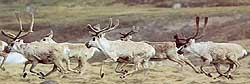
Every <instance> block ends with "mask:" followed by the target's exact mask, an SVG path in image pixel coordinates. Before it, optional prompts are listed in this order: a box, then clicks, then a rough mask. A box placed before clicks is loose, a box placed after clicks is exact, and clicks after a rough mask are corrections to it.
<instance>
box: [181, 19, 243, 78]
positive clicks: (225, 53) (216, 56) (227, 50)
mask: <svg viewBox="0 0 250 84" xmlns="http://www.w3.org/2000/svg"><path fill="white" fill-rule="evenodd" d="M206 22H207V17H206V18H205V23H206ZM196 25H197V31H196V34H195V35H194V36H192V37H189V38H188V39H186V42H187V43H185V44H184V45H182V47H183V48H184V50H186V51H189V52H191V53H193V54H196V55H197V57H199V58H201V59H202V60H203V64H202V65H201V66H200V70H201V71H202V73H204V74H205V75H207V76H208V77H212V75H211V73H208V72H207V71H205V70H204V66H207V65H210V64H213V65H214V66H215V68H216V71H217V73H218V74H219V76H218V77H222V76H224V77H227V78H228V79H232V78H233V77H232V76H231V73H232V72H234V71H235V70H236V69H237V68H239V66H240V63H239V61H238V60H239V59H241V58H244V57H245V56H246V55H247V51H246V50H245V49H244V48H243V47H242V46H240V45H238V44H234V43H215V42H212V41H208V42H199V43H196V42H195V39H196V40H197V39H199V38H201V37H203V36H204V34H201V35H198V32H199V17H196ZM205 25H206V24H205ZM202 33H204V29H203V32H202ZM220 64H229V68H228V70H227V71H226V72H225V73H222V72H221V71H220ZM234 66H235V68H234ZM233 69H234V70H233ZM218 77H216V78H218Z"/></svg>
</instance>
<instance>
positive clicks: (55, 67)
mask: <svg viewBox="0 0 250 84" xmlns="http://www.w3.org/2000/svg"><path fill="white" fill-rule="evenodd" d="M56 70H57V66H56V65H55V64H54V66H53V69H52V70H51V71H49V72H48V73H47V74H46V75H44V76H41V77H39V78H40V79H44V78H45V77H47V76H49V75H50V74H51V73H53V72H55V71H56Z"/></svg>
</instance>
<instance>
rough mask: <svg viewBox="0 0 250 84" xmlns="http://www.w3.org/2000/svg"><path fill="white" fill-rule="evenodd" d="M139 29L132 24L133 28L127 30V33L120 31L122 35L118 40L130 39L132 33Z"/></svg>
mask: <svg viewBox="0 0 250 84" xmlns="http://www.w3.org/2000/svg"><path fill="white" fill-rule="evenodd" d="M138 31H139V28H138V27H135V26H133V28H132V29H131V30H130V31H129V32H128V33H122V32H120V33H119V34H120V35H122V36H121V37H120V40H122V41H131V39H132V35H133V34H135V33H137V32H138Z"/></svg>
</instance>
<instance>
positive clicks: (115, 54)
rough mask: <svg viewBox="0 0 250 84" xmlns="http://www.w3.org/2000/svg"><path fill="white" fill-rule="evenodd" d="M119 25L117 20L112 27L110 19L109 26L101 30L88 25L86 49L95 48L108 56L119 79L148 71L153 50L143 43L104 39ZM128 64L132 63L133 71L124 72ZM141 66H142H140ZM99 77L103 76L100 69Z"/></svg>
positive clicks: (153, 53)
mask: <svg viewBox="0 0 250 84" xmlns="http://www.w3.org/2000/svg"><path fill="white" fill-rule="evenodd" d="M118 25H119V20H117V24H115V25H114V26H113V24H112V19H110V24H109V26H108V27H106V28H103V29H96V28H94V27H92V26H91V25H90V24H88V28H90V29H91V30H92V31H90V34H91V35H92V38H91V40H90V41H88V42H87V43H86V46H87V47H88V48H91V47H95V48H97V49H98V50H100V51H101V52H102V53H103V54H104V55H105V56H108V57H109V58H111V59H112V60H114V61H115V62H117V63H118V64H117V66H116V69H115V71H116V73H122V76H120V78H125V77H126V76H127V75H130V74H133V73H135V72H138V71H139V70H143V69H148V68H149V67H148V62H149V59H150V58H151V57H152V56H154V55H155V49H154V48H153V47H152V46H151V45H148V44H147V43H144V42H133V41H120V40H116V41H110V40H108V39H106V38H105V37H104V36H105V33H106V32H109V31H111V30H114V29H115V28H117V27H118ZM128 63H134V70H133V71H131V72H128V71H127V70H124V69H123V67H124V66H125V65H127V64H128ZM140 65H142V66H140ZM100 73H101V77H103V76H104V73H103V71H102V67H101V70H100Z"/></svg>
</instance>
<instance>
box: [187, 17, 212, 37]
mask: <svg viewBox="0 0 250 84" xmlns="http://www.w3.org/2000/svg"><path fill="white" fill-rule="evenodd" d="M199 22H200V17H199V16H197V17H196V33H195V34H194V35H193V36H191V37H189V38H188V39H187V40H189V39H197V38H201V37H203V35H204V34H203V33H204V32H205V31H204V29H205V28H206V26H207V22H208V17H205V21H204V27H203V31H202V34H201V35H200V36H198V35H199V29H200V28H199Z"/></svg>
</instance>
